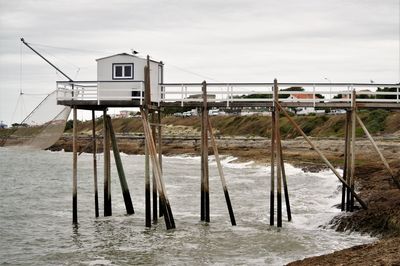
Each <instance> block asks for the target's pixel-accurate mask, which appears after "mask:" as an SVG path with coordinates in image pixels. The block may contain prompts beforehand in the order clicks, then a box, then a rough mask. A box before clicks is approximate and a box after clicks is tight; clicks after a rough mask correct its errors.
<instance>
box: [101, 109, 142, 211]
mask: <svg viewBox="0 0 400 266" xmlns="http://www.w3.org/2000/svg"><path fill="white" fill-rule="evenodd" d="M107 123H108V125H107V126H108V133H109V134H110V137H111V145H112V149H113V154H114V160H115V165H116V166H117V171H118V176H119V182H120V183H121V190H122V195H123V197H124V202H125V209H126V213H127V214H134V213H135V211H134V210H133V205H132V200H131V194H130V193H129V187H128V183H127V182H126V178H125V172H124V168H123V166H122V160H121V156H120V153H119V149H118V144H117V139H116V137H115V132H114V129H113V125H112V122H111V117H110V116H107Z"/></svg>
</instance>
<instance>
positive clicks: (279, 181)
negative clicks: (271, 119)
mask: <svg viewBox="0 0 400 266" xmlns="http://www.w3.org/2000/svg"><path fill="white" fill-rule="evenodd" d="M274 101H275V103H276V104H277V103H278V102H279V95H278V82H277V80H276V79H275V80H274ZM279 137H280V124H279V109H278V110H275V145H276V177H277V182H276V183H277V185H276V225H277V226H278V227H282V169H281V166H282V165H281V152H280V148H279V143H280V139H279Z"/></svg>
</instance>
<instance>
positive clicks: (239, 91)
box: [161, 83, 400, 107]
mask: <svg viewBox="0 0 400 266" xmlns="http://www.w3.org/2000/svg"><path fill="white" fill-rule="evenodd" d="M162 86H163V88H164V90H163V92H164V93H163V97H161V101H162V102H180V103H181V106H184V105H185V103H188V102H202V101H203V99H202V98H201V88H202V84H201V83H181V84H179V83H164V84H162ZM278 86H279V92H278V94H279V101H281V102H287V103H290V102H296V103H313V104H316V103H321V102H324V103H333V102H342V103H351V94H352V91H353V90H355V91H356V99H357V102H380V103H385V102H388V103H400V85H399V84H369V83H365V84H364V83H357V84H350V83H278ZM300 88H301V90H299V89H300ZM378 88H381V89H383V88H394V90H395V91H389V92H388V91H378ZM207 95H208V99H207V101H208V102H225V103H226V106H227V107H229V105H230V104H231V103H233V102H273V101H274V96H273V83H207Z"/></svg>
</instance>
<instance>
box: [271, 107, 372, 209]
mask: <svg viewBox="0 0 400 266" xmlns="http://www.w3.org/2000/svg"><path fill="white" fill-rule="evenodd" d="M276 105H277V106H278V107H279V109H280V110H281V111H282V113H283V114H284V115H285V116H286V118H287V119H288V120H289V122H290V123H291V124H292V125H293V126H294V128H295V129H296V130H297V131H298V132H299V133H300V134H301V135H302V136H303V137H304V139H305V140H306V141H307V143H308V144H309V145H310V146H311V148H312V149H313V150H315V151H316V152H317V153H318V155H319V156H320V157H321V159H322V160H323V161H324V162H325V164H326V165H327V166H328V167H329V168H330V169H331V170H332V172H333V173H334V174H335V175H336V177H337V178H338V179H339V180H340V182H342V183H343V184H344V185H345V186H346V188H347V189H350V192H351V193H352V194H353V196H354V197H355V198H356V199H357V201H358V202H359V203H360V204H361V206H362V207H363V208H364V209H368V207H367V205H366V204H365V202H364V201H363V200H362V199H361V198H360V196H359V195H358V194H357V193H356V192H355V191H354V189H352V188H351V187H350V185H349V184H348V183H346V181H345V180H343V178H342V177H341V176H340V174H339V173H338V171H336V169H335V167H333V165H332V164H331V163H330V162H329V161H328V159H327V158H326V157H325V155H324V154H323V153H322V152H321V151H320V150H319V149H318V148H317V147H316V146H315V145H314V144H313V143H312V142H311V140H310V139H309V138H308V137H307V135H306V134H305V133H304V131H303V130H302V129H301V128H300V127H299V126H298V125H297V124H296V122H295V121H294V120H293V118H291V117H290V115H289V114H288V113H287V112H286V110H285V109H283V108H282V106H281V105H280V104H279V103H276Z"/></svg>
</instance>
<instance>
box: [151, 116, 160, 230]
mask: <svg viewBox="0 0 400 266" xmlns="http://www.w3.org/2000/svg"><path fill="white" fill-rule="evenodd" d="M150 116H151V123H152V125H151V131H152V134H153V139H154V140H155V139H156V128H157V127H156V125H155V124H156V113H155V111H154V110H153V111H152V112H151V114H150ZM152 195H153V222H154V223H156V222H157V220H158V204H157V201H158V198H157V185H156V177H155V174H154V173H153V179H152Z"/></svg>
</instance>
